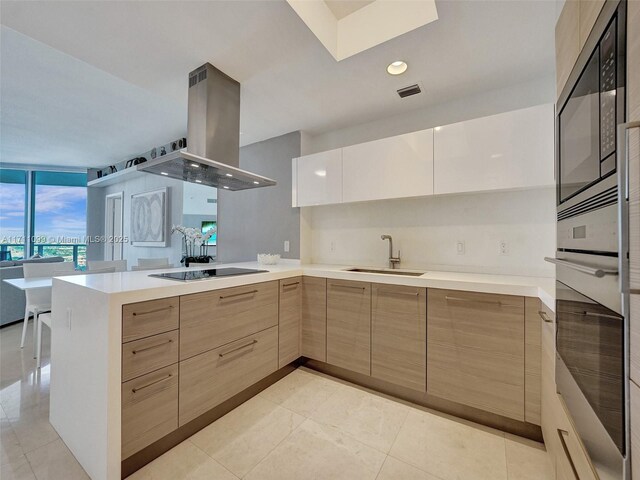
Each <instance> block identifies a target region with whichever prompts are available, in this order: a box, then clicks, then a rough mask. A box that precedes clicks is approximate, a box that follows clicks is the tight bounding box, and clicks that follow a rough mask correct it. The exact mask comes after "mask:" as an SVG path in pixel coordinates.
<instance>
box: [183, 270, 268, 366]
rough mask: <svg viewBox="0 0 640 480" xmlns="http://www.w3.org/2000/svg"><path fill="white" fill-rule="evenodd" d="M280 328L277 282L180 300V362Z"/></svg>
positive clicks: (229, 289)
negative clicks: (265, 331) (274, 328)
mask: <svg viewBox="0 0 640 480" xmlns="http://www.w3.org/2000/svg"><path fill="white" fill-rule="evenodd" d="M277 324H278V282H277V281H274V282H266V283H256V284H252V285H243V286H241V287H233V288H225V289H223V290H214V291H210V292H203V293H195V294H193V295H185V296H182V297H180V360H184V359H186V358H190V357H193V356H194V355H198V354H200V353H203V352H206V351H207V350H211V349H214V348H216V347H219V346H222V345H225V344H227V343H229V342H233V341H235V340H238V339H240V338H243V337H246V336H247V335H251V334H253V333H255V332H259V331H261V330H264V329H266V328H269V327H272V326H274V325H277Z"/></svg>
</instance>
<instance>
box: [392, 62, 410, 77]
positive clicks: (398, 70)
mask: <svg viewBox="0 0 640 480" xmlns="http://www.w3.org/2000/svg"><path fill="white" fill-rule="evenodd" d="M407 68H409V66H408V65H407V64H406V63H405V62H403V61H402V60H396V61H395V62H391V63H390V64H389V65H387V73H388V74H389V75H402V74H403V73H404V72H406V71H407Z"/></svg>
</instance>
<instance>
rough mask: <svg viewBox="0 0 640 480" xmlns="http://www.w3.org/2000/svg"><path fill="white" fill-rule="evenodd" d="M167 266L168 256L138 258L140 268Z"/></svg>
mask: <svg viewBox="0 0 640 480" xmlns="http://www.w3.org/2000/svg"><path fill="white" fill-rule="evenodd" d="M168 266H169V259H168V258H166V257H165V258H139V259H138V267H140V269H149V268H165V267H168Z"/></svg>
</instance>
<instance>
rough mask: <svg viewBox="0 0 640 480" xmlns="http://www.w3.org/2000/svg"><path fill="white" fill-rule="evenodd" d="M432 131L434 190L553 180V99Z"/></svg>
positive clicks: (526, 184) (505, 186) (526, 185)
mask: <svg viewBox="0 0 640 480" xmlns="http://www.w3.org/2000/svg"><path fill="white" fill-rule="evenodd" d="M434 130H435V132H434V178H435V180H434V193H435V194H441V193H458V192H478V191H484V190H499V189H514V188H530V187H540V186H552V185H554V184H555V182H554V171H553V170H554V109H553V105H552V104H548V105H539V106H535V107H530V108H525V109H522V110H515V111H512V112H507V113H501V114H498V115H492V116H490V117H483V118H478V119H474V120H469V121H465V122H460V123H454V124H452V125H445V126H442V127H436V128H435V129H434Z"/></svg>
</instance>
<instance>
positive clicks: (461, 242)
mask: <svg viewBox="0 0 640 480" xmlns="http://www.w3.org/2000/svg"><path fill="white" fill-rule="evenodd" d="M464 252H465V246H464V240H458V241H457V242H456V253H457V254H458V255H464Z"/></svg>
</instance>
